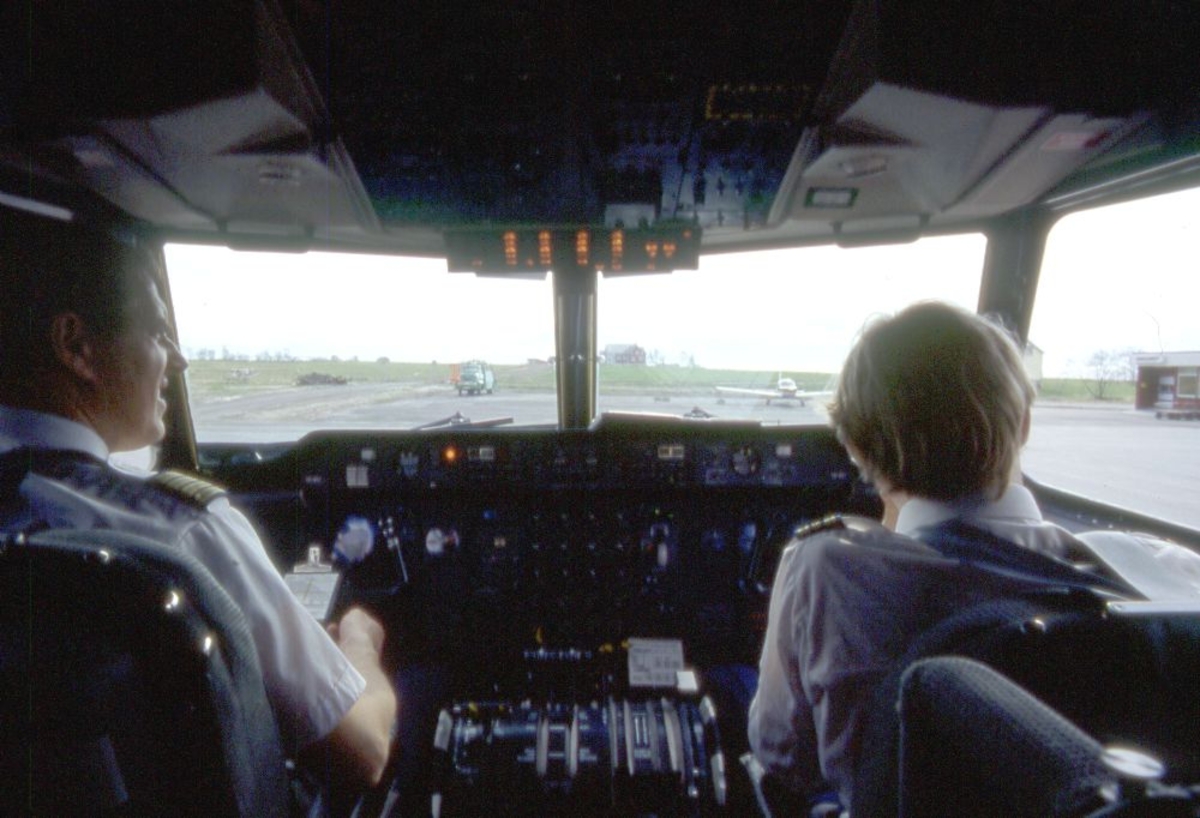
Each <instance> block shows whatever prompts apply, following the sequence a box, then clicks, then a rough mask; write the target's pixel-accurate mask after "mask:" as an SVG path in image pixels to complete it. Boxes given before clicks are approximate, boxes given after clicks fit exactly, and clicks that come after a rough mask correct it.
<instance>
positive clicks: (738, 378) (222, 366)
mask: <svg viewBox="0 0 1200 818" xmlns="http://www.w3.org/2000/svg"><path fill="white" fill-rule="evenodd" d="M492 368H493V370H494V371H495V373H496V388H497V389H504V390H514V391H545V390H553V389H554V367H553V366H552V365H550V364H545V363H537V364H522V365H496V366H493V367H492ZM451 373H452V368H451V366H450V365H449V364H440V363H427V364H421V363H397V362H390V361H389V362H366V361H192V362H191V364H190V366H189V367H188V383H189V384H190V386H191V388H192V389H193V390H197V391H199V390H203V391H205V392H207V393H209V394H235V393H245V392H254V391H261V390H267V389H282V388H286V387H291V386H295V385H296V381H297V379H299V378H301V377H303V376H306V375H314V374H315V375H326V376H329V377H331V378H345V379H346V381H348V382H351V383H395V384H400V383H403V384H408V385H413V386H422V385H428V386H433V385H437V384H445V383H449V382H450V378H451ZM782 374H783V376H784V377H791V378H793V379H795V381H796V383H797V384H798V385H799V387H800V388H801V389H806V390H814V391H815V390H821V389H826V388H828V386H827V385H828V384H829V382H830V380H831V376H830V375H828V374H822V373H814V372H784V373H782ZM779 376H780V373H778V372H746V371H741V370H725V369H702V368H700V367H680V366H621V365H617V364H612V365H605V364H602V365H601V366H600V383H601V385H602V388H603V389H607V390H615V391H624V390H629V391H645V390H647V389H653V390H659V391H663V390H665V391H672V390H681V391H683V390H693V389H697V388H702V389H710V388H712V387H715V386H739V387H754V388H763V389H769V388H772V387H774V385H775V381H776V380H777V378H778V377H779Z"/></svg>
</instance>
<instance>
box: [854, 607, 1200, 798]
mask: <svg viewBox="0 0 1200 818" xmlns="http://www.w3.org/2000/svg"><path fill="white" fill-rule="evenodd" d="M966 657H972V658H971V659H970V660H968V659H967V658H966ZM1197 679H1200V605H1197V604H1196V603H1191V602H1178V603H1149V602H1146V603H1143V602H1126V601H1104V600H1101V599H1097V598H1089V597H1088V596H1087V595H1080V594H1078V593H1076V592H1068V593H1065V594H1061V595H1058V594H1050V595H1048V596H1041V597H1038V596H1034V597H1030V598H1028V599H1016V600H1004V601H1000V602H994V603H985V604H983V605H981V606H979V607H978V608H976V609H968V610H966V611H964V612H962V613H961V614H959V615H958V616H956V617H952V618H951V619H950V620H947V621H946V622H944V623H941V624H940V625H939V626H937V627H935V628H934V629H933V631H931V632H930V633H927V634H925V635H923V636H922V637H921V638H919V639H918V640H917V642H916V643H915V644H914V645H913V647H912V649H911V650H910V652H909V655H908V656H907V657H906V658H905V660H904V661H902V662H901V663H899V665H898V666H897V668H896V670H895V672H894V673H893V674H891V675H890V676H889V677H888V678H886V679H885V680H884V682H883V683H882V684H881V685H880V687H879V688H878V689H877V694H876V698H875V703H874V705H873V707H872V712H871V714H870V717H869V719H868V722H867V725H866V730H865V732H864V736H863V742H862V748H861V756H860V759H859V765H858V767H857V771H856V776H855V803H854V804H853V805H852V806H853V809H852V812H854V813H855V814H861V815H872V816H888V815H904V816H911V815H920V816H930V815H960V814H971V815H977V816H987V815H997V816H1000V815H1003V816H1013V815H1038V816H1046V815H1061V816H1077V815H1091V814H1108V813H1101V812H1100V811H1101V810H1102V809H1104V808H1105V807H1103V805H1102V804H1101V803H1099V802H1098V801H1097V792H1098V788H1099V786H1100V784H1102V783H1105V782H1115V781H1117V780H1118V779H1119V776H1117V775H1116V774H1114V772H1113V771H1112V770H1111V769H1108V768H1106V767H1104V766H1103V765H1102V764H1101V752H1100V751H1101V745H1105V746H1113V745H1118V746H1125V747H1131V748H1134V749H1136V750H1138V751H1140V752H1145V753H1147V754H1148V755H1149V756H1151V757H1153V758H1155V759H1158V760H1159V761H1161V762H1162V764H1163V767H1164V771H1163V783H1164V784H1166V785H1176V786H1184V787H1187V786H1191V785H1193V784H1196V783H1198V782H1200V697H1198V696H1197V695H1196V690H1197V687H1196V684H1197V682H1196V680H1197ZM1111 806H1113V805H1110V807H1111ZM1094 811H1095V812H1094ZM1113 814H1118V813H1113ZM1119 814H1125V813H1119ZM1134 814H1136V813H1134ZM1147 814H1159V813H1147ZM1163 814H1174V813H1163ZM1188 814H1190V813H1188Z"/></svg>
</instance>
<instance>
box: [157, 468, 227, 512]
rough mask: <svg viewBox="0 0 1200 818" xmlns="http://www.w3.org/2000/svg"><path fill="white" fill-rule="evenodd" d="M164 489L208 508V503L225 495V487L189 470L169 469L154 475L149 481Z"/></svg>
mask: <svg viewBox="0 0 1200 818" xmlns="http://www.w3.org/2000/svg"><path fill="white" fill-rule="evenodd" d="M148 482H149V483H150V484H151V485H153V486H155V487H156V488H159V489H161V490H162V491H164V492H166V493H167V494H170V495H171V496H172V497H176V498H178V499H180V500H183V501H185V502H186V503H188V504H189V505H193V506H196V507H197V508H208V504H209V503H211V502H212V501H213V500H215V499H217V498H218V497H223V496H225V489H223V488H221V487H220V486H218V485H216V484H215V483H210V482H208V481H207V480H203V479H201V478H199V477H196V476H195V475H194V474H188V473H187V472H182V471H175V470H173V469H172V470H168V471H162V472H159V473H158V474H156V475H154V476H153V477H151V478H150V480H149V481H148Z"/></svg>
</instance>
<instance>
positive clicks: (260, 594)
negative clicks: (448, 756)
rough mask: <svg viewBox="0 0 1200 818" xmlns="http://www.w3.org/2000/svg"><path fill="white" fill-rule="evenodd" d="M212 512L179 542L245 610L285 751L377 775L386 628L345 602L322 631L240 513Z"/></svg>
mask: <svg viewBox="0 0 1200 818" xmlns="http://www.w3.org/2000/svg"><path fill="white" fill-rule="evenodd" d="M208 511H209V512H210V513H209V514H208V515H205V516H204V517H203V518H202V519H200V520H198V521H197V523H196V524H195V525H193V526H192V527H191V528H190V529H189V531H188V532H187V533H186V534H185V535H184V536H183V538H182V543H181V544H182V545H183V546H184V547H185V549H186V550H188V551H189V552H191V553H192V555H193V556H195V557H197V559H199V560H200V561H201V562H202V563H203V564H204V565H205V566H206V567H207V568H208V569H209V571H210V572H211V573H212V575H213V577H214V578H215V579H216V580H217V582H219V583H220V584H221V585H222V586H223V587H224V588H225V590H226V592H227V593H228V594H229V595H230V597H231V598H232V599H233V600H234V602H236V603H237V604H238V605H239V606H240V607H241V608H242V611H243V613H245V615H246V620H247V623H248V624H249V626H250V631H251V636H252V637H253V639H254V643H255V647H256V648H257V653H258V657H259V664H260V665H261V666H262V671H263V681H264V683H265V684H266V688H267V697H268V699H269V700H270V702H271V707H272V710H274V712H275V718H276V721H277V722H278V723H279V727H280V733H281V735H282V738H283V740H284V746H285V748H286V751H288V752H300V753H301V755H302V756H303V757H304V758H306V759H309V758H314V759H320V761H321V762H323V763H321V764H320V766H321V767H322V768H328V769H330V770H331V771H333V772H335V773H338V774H342V775H346V776H348V778H347V781H349V782H353V783H356V784H375V783H377V782H378V781H379V779H380V776H381V775H382V774H383V770H384V766H385V764H386V762H387V756H388V750H389V748H390V743H391V742H390V735H391V729H392V723H393V721H394V719H395V716H396V697H395V694H394V692H393V691H392V689H391V684H390V680H389V679H388V677H387V675H386V674H385V673H384V671H383V669H382V666H381V663H380V654H381V652H382V647H383V628H382V627H381V626H380V624H379V623H378V622H376V621H375V620H374V619H372V618H371V617H370V616H368V615H367V614H366V613H364V612H363V611H361V610H357V609H351V610H350V611H348V612H347V613H346V614H345V615H344V616H343V617H342V619H341V621H340V622H339V623H338V624H337V626H336V628H334V629H333V630H334V631H335V633H333V634H331V633H327V632H326V630H325V628H324V627H322V626H321V625H320V624H319V623H318V622H317V621H316V620H315V619H313V617H312V615H311V614H309V613H308V611H307V610H305V609H304V607H303V606H302V605H301V604H300V602H299V601H298V600H297V599H296V597H295V595H294V594H293V593H292V592H291V590H290V589H289V588H288V587H287V585H286V584H285V583H284V581H283V578H282V577H281V576H280V575H279V572H278V571H277V570H276V568H275V566H274V564H273V563H272V562H271V560H270V558H269V557H268V556H267V554H266V551H265V549H264V548H263V545H262V541H261V540H260V539H259V537H258V535H257V533H256V532H255V531H254V529H253V527H252V526H251V525H250V523H249V521H248V520H247V519H246V518H245V516H244V515H242V514H241V513H240V512H238V511H236V510H235V509H233V508H232V507H231V506H230V505H229V503H228V501H227V499H225V498H220V499H218V500H216V501H214V502H213V503H211V504H210V505H209V506H208ZM331 637H332V638H331ZM327 765H328V766H327Z"/></svg>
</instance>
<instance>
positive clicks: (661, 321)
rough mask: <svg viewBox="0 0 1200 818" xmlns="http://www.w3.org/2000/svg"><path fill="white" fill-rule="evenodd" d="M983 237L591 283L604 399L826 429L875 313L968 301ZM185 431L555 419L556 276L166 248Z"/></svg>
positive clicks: (704, 264) (762, 257)
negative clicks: (187, 414) (837, 389)
mask: <svg viewBox="0 0 1200 818" xmlns="http://www.w3.org/2000/svg"><path fill="white" fill-rule="evenodd" d="M984 249H985V242H984V240H983V238H982V237H981V236H978V235H969V236H955V237H943V238H930V239H925V240H922V241H918V242H914V243H911V244H904V245H894V246H881V247H873V248H860V249H854V250H844V249H838V248H812V249H795V250H775V251H766V252H756V253H742V254H736V255H715V256H705V257H704V258H703V259H702V261H701V265H700V269H698V270H691V271H678V272H675V273H672V274H664V275H636V276H629V277H615V278H608V277H604V276H601V279H600V281H599V283H598V292H597V303H598V305H599V306H598V309H597V313H598V319H597V320H598V327H599V329H598V353H599V354H598V360H597V363H596V366H597V375H598V380H599V409H600V411H602V412H643V413H644V412H652V413H658V414H672V415H688V416H691V417H701V418H706V417H715V418H726V419H750V420H754V421H758V422H762V423H767V424H781V423H782V424H814V423H815V424H820V423H824V422H825V415H824V408H825V403H826V402H827V400H828V397H829V392H830V390H831V389H832V386H833V383H834V379H835V378H836V375H837V372H838V370H839V369H840V367H841V361H842V359H843V358H844V357H845V354H846V352H847V350H848V349H849V348H850V345H851V344H852V343H853V342H854V339H855V337H856V336H857V334H858V332H859V331H860V329H861V328H862V326H863V323H864V322H865V321H866V320H868V319H869V318H870V317H871V316H872V315H876V314H881V313H891V312H895V311H896V310H897V309H899V308H901V307H903V306H905V305H906V304H908V303H910V302H912V301H914V300H918V299H923V298H942V299H945V300H948V301H952V302H954V303H957V304H961V305H962V306H965V307H967V308H968V309H974V308H975V305H976V303H977V300H978V293H979V281H980V271H981V268H982V263H983V253H984ZM166 258H167V265H168V273H169V278H170V286H171V297H172V302H173V304H174V309H175V315H176V324H177V326H178V330H179V336H180V342H181V345H182V347H183V351H184V353H185V354H186V355H187V357H188V359H189V361H190V366H189V368H188V371H187V375H186V377H187V381H188V392H189V398H190V401H191V410H192V416H193V421H194V424H195V430H196V436H197V440H198V441H199V442H201V443H205V442H235V443H239V442H255V443H270V442H281V441H291V440H297V439H299V438H300V437H301V436H303V435H304V434H306V433H307V432H310V431H315V430H329V429H412V428H416V427H421V426H435V425H440V424H444V423H447V422H449V423H465V422H472V423H512V424H513V425H518V426H538V425H554V424H556V423H557V422H558V416H557V415H558V408H557V400H556V396H555V360H554V355H555V344H554V309H553V281H552V279H551V278H550V277H546V278H543V279H534V280H525V279H513V278H481V277H476V276H474V275H470V274H457V273H447V272H446V266H445V262H444V261H438V260H429V259H414V258H395V257H374V256H365V255H335V254H325V253H307V254H293V255H289V254H268V253H249V252H235V251H232V250H228V249H225V248H215V247H202V246H188V245H169V246H168V247H167V251H166Z"/></svg>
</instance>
